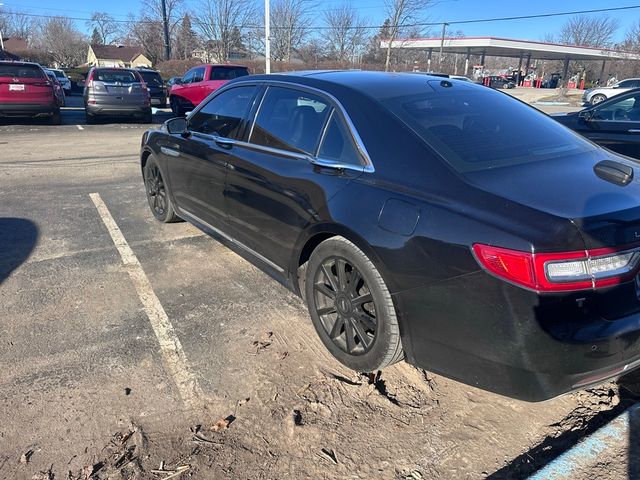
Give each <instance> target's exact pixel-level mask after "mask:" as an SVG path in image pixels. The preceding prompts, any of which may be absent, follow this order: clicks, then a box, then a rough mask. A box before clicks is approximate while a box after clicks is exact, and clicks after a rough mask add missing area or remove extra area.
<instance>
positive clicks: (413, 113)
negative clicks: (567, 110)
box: [382, 81, 596, 173]
mask: <svg viewBox="0 0 640 480" xmlns="http://www.w3.org/2000/svg"><path fill="white" fill-rule="evenodd" d="M428 83H429V84H430V85H432V84H433V83H435V84H440V81H435V82H428ZM430 90H431V91H428V92H427V91H425V93H423V94H413V95H407V96H400V97H394V98H389V99H386V100H382V103H383V104H384V105H385V106H386V107H387V108H388V109H389V110H390V111H391V112H393V113H394V114H395V115H396V116H397V117H398V118H400V120H402V121H403V122H404V123H405V124H407V125H408V126H410V127H411V128H412V129H413V130H414V131H415V132H416V133H417V134H418V135H419V136H420V137H421V138H422V139H423V140H424V141H425V142H426V143H427V144H429V145H430V146H431V147H432V148H434V149H435V150H436V151H437V152H439V153H440V154H441V156H442V157H443V158H444V159H445V160H446V161H447V163H449V164H450V165H451V166H452V167H453V168H454V169H455V170H456V171H458V172H459V173H465V172H472V171H479V170H488V169H493V168H498V167H506V166H512V165H519V164H525V163H531V162H537V161H541V160H549V159H553V158H558V157H562V156H565V155H568V154H576V153H581V152H586V151H592V150H594V149H595V148H596V147H594V146H593V145H592V144H591V143H589V142H587V141H586V140H583V139H581V138H580V137H579V136H578V135H577V134H575V133H573V132H571V131H570V130H569V129H567V128H565V127H563V126H562V125H560V124H559V123H557V122H556V121H555V120H553V119H551V118H550V117H548V116H546V115H544V114H543V113H541V112H539V111H537V110H536V109H535V108H533V107H529V106H527V105H524V104H522V103H520V102H519V101H517V100H515V99H513V98H511V97H509V96H508V95H506V94H504V93H501V92H496V91H494V90H491V89H488V88H482V87H473V86H465V85H464V84H462V85H454V86H451V87H446V88H441V87H438V88H437V87H434V88H430Z"/></svg>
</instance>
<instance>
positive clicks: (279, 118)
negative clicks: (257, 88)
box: [249, 87, 331, 155]
mask: <svg viewBox="0 0 640 480" xmlns="http://www.w3.org/2000/svg"><path fill="white" fill-rule="evenodd" d="M330 111H331V108H330V106H329V102H328V101H327V100H325V99H323V98H322V97H320V96H318V95H314V94H311V93H307V92H303V91H300V90H293V89H289V88H283V87H269V88H268V89H267V92H266V94H265V96H264V99H263V101H262V105H261V106H260V110H259V111H258V115H257V117H256V119H255V122H254V125H253V129H252V133H251V138H250V139H249V141H250V142H251V143H255V144H257V145H264V146H265V147H271V148H277V149H280V150H286V151H289V152H295V153H304V154H310V155H313V154H315V152H316V149H317V147H318V143H319V142H320V136H321V134H322V130H323V127H324V125H325V122H326V120H327V116H328V115H329V112H330Z"/></svg>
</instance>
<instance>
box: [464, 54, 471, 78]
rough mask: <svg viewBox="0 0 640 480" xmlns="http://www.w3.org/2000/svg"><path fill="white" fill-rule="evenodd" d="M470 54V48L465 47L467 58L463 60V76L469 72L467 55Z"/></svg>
mask: <svg viewBox="0 0 640 480" xmlns="http://www.w3.org/2000/svg"><path fill="white" fill-rule="evenodd" d="M470 56H471V49H470V48H467V58H466V59H465V61H464V76H465V77H466V76H467V74H468V73H469V57H470Z"/></svg>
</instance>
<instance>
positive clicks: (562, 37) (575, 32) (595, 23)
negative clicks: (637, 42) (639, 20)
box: [556, 15, 620, 47]
mask: <svg viewBox="0 0 640 480" xmlns="http://www.w3.org/2000/svg"><path fill="white" fill-rule="evenodd" d="M619 26H620V23H619V22H618V20H617V19H615V18H612V17H609V16H606V15H604V16H597V17H594V16H586V15H576V16H574V17H571V18H570V19H569V20H567V21H566V22H565V24H564V25H563V26H562V28H561V29H560V32H559V33H558V36H557V38H556V40H557V41H558V42H560V43H564V44H567V45H580V46H583V47H609V46H611V45H612V44H613V39H614V37H615V34H616V32H617V30H618V27H619Z"/></svg>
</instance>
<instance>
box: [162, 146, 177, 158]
mask: <svg viewBox="0 0 640 480" xmlns="http://www.w3.org/2000/svg"><path fill="white" fill-rule="evenodd" d="M160 151H161V152H162V153H164V154H165V155H169V156H170V157H179V156H180V152H179V151H177V150H174V149H173V148H168V147H160Z"/></svg>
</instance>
